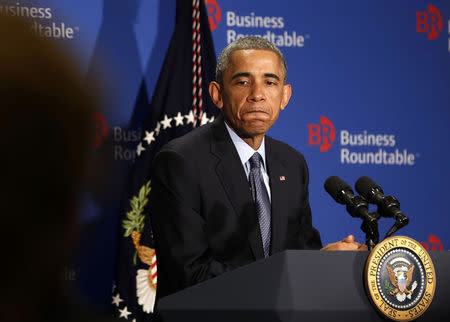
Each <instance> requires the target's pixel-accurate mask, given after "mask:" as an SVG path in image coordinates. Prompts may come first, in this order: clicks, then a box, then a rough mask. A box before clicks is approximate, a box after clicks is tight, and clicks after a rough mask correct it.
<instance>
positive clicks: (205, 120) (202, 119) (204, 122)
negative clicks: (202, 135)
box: [200, 113, 209, 125]
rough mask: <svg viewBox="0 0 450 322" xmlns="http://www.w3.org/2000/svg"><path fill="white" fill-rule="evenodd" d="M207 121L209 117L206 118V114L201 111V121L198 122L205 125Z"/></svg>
mask: <svg viewBox="0 0 450 322" xmlns="http://www.w3.org/2000/svg"><path fill="white" fill-rule="evenodd" d="M208 121H209V119H208V117H207V116H206V113H203V114H202V116H201V122H200V125H205V124H206V123H208Z"/></svg>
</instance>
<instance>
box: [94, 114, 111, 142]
mask: <svg viewBox="0 0 450 322" xmlns="http://www.w3.org/2000/svg"><path fill="white" fill-rule="evenodd" d="M94 124H95V137H94V142H93V145H94V148H99V147H100V146H101V145H102V144H103V141H104V140H105V139H106V137H107V136H108V124H106V121H105V119H104V118H103V116H102V115H101V114H100V113H97V112H94Z"/></svg>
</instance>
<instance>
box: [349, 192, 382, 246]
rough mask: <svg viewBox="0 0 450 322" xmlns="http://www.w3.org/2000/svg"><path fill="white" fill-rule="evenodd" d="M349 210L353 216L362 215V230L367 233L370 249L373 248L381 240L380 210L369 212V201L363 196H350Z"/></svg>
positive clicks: (367, 242) (367, 243)
mask: <svg viewBox="0 0 450 322" xmlns="http://www.w3.org/2000/svg"><path fill="white" fill-rule="evenodd" d="M346 204H347V207H346V208H347V212H348V213H349V214H350V215H351V216H352V217H360V218H361V219H362V220H363V223H362V224H361V230H362V231H363V232H364V233H366V245H367V248H368V249H369V250H372V249H373V248H374V247H375V245H376V244H378V242H379V241H380V233H379V232H378V219H380V217H381V216H380V215H379V214H378V212H371V213H369V212H368V211H367V209H369V203H368V202H367V200H366V199H364V198H363V197H361V196H354V197H352V198H349V200H347V202H346Z"/></svg>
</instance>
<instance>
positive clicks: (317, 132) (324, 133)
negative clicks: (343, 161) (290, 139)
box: [308, 116, 336, 152]
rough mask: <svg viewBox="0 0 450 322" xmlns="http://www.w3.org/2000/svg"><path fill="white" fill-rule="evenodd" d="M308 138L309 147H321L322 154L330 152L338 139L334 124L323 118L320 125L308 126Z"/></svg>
mask: <svg viewBox="0 0 450 322" xmlns="http://www.w3.org/2000/svg"><path fill="white" fill-rule="evenodd" d="M308 137H309V140H308V145H320V152H326V151H328V150H329V149H330V148H331V146H332V145H333V142H334V140H335V138H336V132H335V130H334V125H333V123H332V122H331V121H330V120H329V119H327V118H326V117H325V116H321V117H320V124H308Z"/></svg>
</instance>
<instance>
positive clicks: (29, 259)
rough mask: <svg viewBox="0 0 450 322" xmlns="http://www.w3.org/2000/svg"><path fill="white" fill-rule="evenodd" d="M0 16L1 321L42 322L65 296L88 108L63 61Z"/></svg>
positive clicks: (50, 46)
mask: <svg viewBox="0 0 450 322" xmlns="http://www.w3.org/2000/svg"><path fill="white" fill-rule="evenodd" d="M28 24H29V22H27V21H24V20H22V19H18V18H16V17H3V16H0V44H1V46H0V106H1V109H0V151H1V157H0V171H1V172H2V173H1V176H0V177H1V179H2V180H1V183H0V186H1V188H0V216H1V222H2V233H1V234H0V236H1V237H0V238H1V245H2V265H1V271H0V274H1V285H2V287H1V288H2V292H1V295H0V308H1V310H0V320H1V321H28V320H30V321H40V320H44V319H46V318H45V316H46V315H48V314H49V313H50V311H51V310H57V309H58V308H57V307H55V306H54V305H55V304H56V303H54V302H52V300H50V299H52V298H54V299H56V298H57V297H58V296H60V295H61V294H63V289H64V287H63V280H64V279H63V274H64V267H65V266H66V265H67V263H68V260H69V259H70V255H71V252H72V248H71V247H72V245H73V241H74V237H75V236H76V231H77V225H76V206H77V201H78V200H77V199H78V195H79V191H80V189H81V186H82V183H83V182H82V181H83V174H84V170H85V161H86V159H87V152H88V146H89V142H90V137H91V128H92V113H93V110H94V109H93V105H94V103H93V100H92V98H91V96H90V94H89V91H88V90H87V88H86V87H87V86H86V85H85V83H84V81H83V79H82V77H81V76H80V75H79V74H78V72H77V70H76V67H75V66H74V64H73V63H72V62H71V61H70V60H68V58H67V56H66V54H65V53H64V52H63V51H62V50H61V49H60V48H59V47H58V46H57V45H56V44H55V43H53V42H51V41H50V40H48V39H43V38H39V37H38V36H36V35H34V34H33V33H32V31H31V28H30V26H29V25H28Z"/></svg>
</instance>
